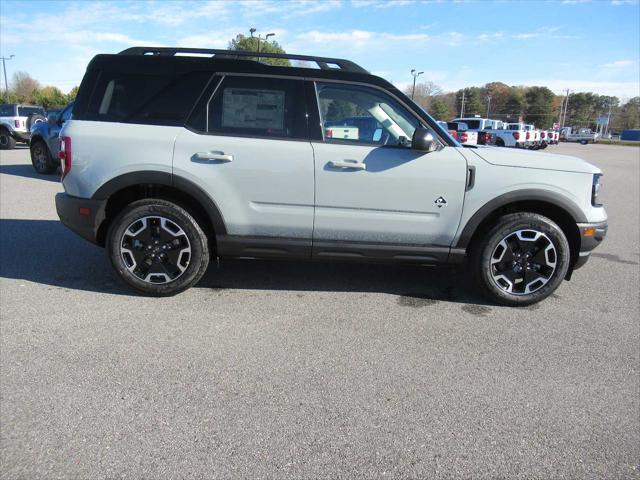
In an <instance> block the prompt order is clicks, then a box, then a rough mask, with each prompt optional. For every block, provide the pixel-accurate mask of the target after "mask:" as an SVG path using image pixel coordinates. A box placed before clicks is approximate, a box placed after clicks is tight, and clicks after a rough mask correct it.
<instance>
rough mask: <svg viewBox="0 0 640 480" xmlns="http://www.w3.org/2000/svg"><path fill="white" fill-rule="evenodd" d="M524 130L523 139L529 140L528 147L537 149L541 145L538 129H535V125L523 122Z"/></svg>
mask: <svg viewBox="0 0 640 480" xmlns="http://www.w3.org/2000/svg"><path fill="white" fill-rule="evenodd" d="M524 131H525V139H526V140H527V141H528V142H530V143H529V146H528V148H530V149H532V150H538V149H539V148H540V147H541V146H542V138H541V135H540V130H537V129H536V126H535V125H532V124H525V126H524Z"/></svg>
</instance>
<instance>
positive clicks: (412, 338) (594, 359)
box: [0, 144, 640, 478]
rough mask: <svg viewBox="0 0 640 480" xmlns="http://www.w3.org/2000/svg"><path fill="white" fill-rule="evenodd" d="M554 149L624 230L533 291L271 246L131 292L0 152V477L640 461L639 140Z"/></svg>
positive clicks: (476, 471) (592, 473)
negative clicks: (310, 258) (268, 255)
mask: <svg viewBox="0 0 640 480" xmlns="http://www.w3.org/2000/svg"><path fill="white" fill-rule="evenodd" d="M547 152H549V153H564V154H571V155H578V156H581V157H583V158H585V159H587V160H589V161H591V162H593V163H595V164H596V165H598V166H600V167H601V168H602V169H603V170H604V172H605V177H604V178H605V188H604V193H603V198H604V202H605V204H606V206H607V210H608V213H609V217H610V231H609V235H608V237H607V239H606V241H605V243H604V245H603V246H601V247H600V248H599V249H598V250H596V251H595V252H594V254H593V255H592V259H591V260H590V262H589V263H588V264H587V265H586V266H585V267H584V268H583V269H581V270H579V271H577V272H576V273H575V275H574V278H573V280H572V281H571V282H565V283H564V284H563V285H562V286H561V287H560V289H559V290H558V291H557V292H556V294H555V295H554V296H553V297H552V298H550V299H548V300H547V301H545V302H543V303H541V304H538V305H534V306H532V307H528V308H524V309H512V308H506V307H497V306H494V305H490V304H487V303H486V302H485V301H484V300H483V299H482V298H480V297H478V296H477V294H475V293H474V292H473V290H472V289H471V287H470V286H469V282H468V280H467V278H466V275H465V273H464V272H463V271H455V270H443V269H432V268H426V267H392V266H379V265H340V264H320V263H275V262H264V261H260V262H250V261H224V262H222V263H221V265H220V268H219V269H216V267H215V264H213V265H212V267H211V268H210V271H209V273H208V274H207V276H206V277H205V279H204V281H203V282H201V284H199V285H198V286H197V287H196V288H193V289H191V290H189V291H187V292H185V293H183V294H181V295H179V296H177V297H173V298H163V299H156V298H147V297H141V296H137V295H135V294H132V292H131V291H130V290H128V289H127V288H126V287H124V286H123V285H121V284H120V282H119V281H118V280H117V279H116V277H115V275H114V274H113V273H112V271H111V267H110V265H109V263H108V260H107V258H106V255H105V253H104V251H103V250H102V249H100V248H98V247H95V246H93V245H91V244H89V243H88V242H85V241H83V240H82V239H80V238H79V237H77V236H76V235H74V234H73V233H71V232H70V231H68V230H67V229H66V228H65V227H63V226H62V225H61V224H60V223H59V222H58V220H57V216H56V213H55V206H54V202H53V197H54V195H55V193H56V192H58V191H61V185H60V183H59V182H58V178H57V177H56V176H48V177H45V176H38V175H37V174H36V173H35V172H34V171H33V169H32V167H31V165H30V162H29V155H28V153H29V152H28V150H27V149H25V148H19V149H17V150H15V151H10V152H6V151H4V152H2V153H1V161H0V242H1V244H0V245H1V248H0V315H1V318H0V322H1V323H0V334H1V335H0V337H1V338H0V341H1V344H0V395H1V396H0V399H1V405H0V407H1V408H0V426H1V432H0V433H1V452H2V454H1V469H0V471H1V475H2V477H6V478H23V477H24V478H37V477H40V478H53V477H62V476H65V477H66V476H69V477H77V478H132V477H140V476H144V477H147V478H158V477H206V478H212V477H249V476H250V477H257V476H261V477H284V476H294V477H304V478H310V477H320V476H321V477H327V476H344V477H354V476H368V477H383V476H389V477H405V478H406V477H411V478H413V477H431V478H448V477H451V476H465V477H470V476H473V477H478V478H482V477H526V478H531V477H534V478H576V477H579V478H582V477H593V478H603V477H606V478H628V477H631V478H636V477H638V478H640V466H639V465H638V464H639V463H640V419H639V417H638V412H639V409H640V400H639V395H638V393H639V388H640V384H639V368H640V358H639V355H640V353H639V344H640V343H639V342H640V325H639V321H638V317H639V315H640V311H639V299H638V286H639V269H640V267H639V263H640V244H639V218H638V215H639V214H638V212H639V211H640V209H639V192H640V186H639V176H640V170H639V164H640V149H638V148H634V147H618V146H606V145H597V144H596V145H586V146H582V145H577V144H561V145H558V146H553V147H549V149H547V150H546V152H545V153H547Z"/></svg>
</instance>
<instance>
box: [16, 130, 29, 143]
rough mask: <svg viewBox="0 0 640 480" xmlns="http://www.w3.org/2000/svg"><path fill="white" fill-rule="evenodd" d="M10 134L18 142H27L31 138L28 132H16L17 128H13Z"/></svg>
mask: <svg viewBox="0 0 640 480" xmlns="http://www.w3.org/2000/svg"><path fill="white" fill-rule="evenodd" d="M11 136H12V137H13V138H15V139H16V140H17V141H18V142H28V141H29V140H30V139H31V134H30V133H29V132H18V131H17V130H13V131H12V132H11Z"/></svg>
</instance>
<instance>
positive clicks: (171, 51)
mask: <svg viewBox="0 0 640 480" xmlns="http://www.w3.org/2000/svg"><path fill="white" fill-rule="evenodd" d="M178 53H187V54H189V53H194V54H196V55H211V57H212V58H214V57H218V58H234V59H236V60H238V59H244V60H248V59H252V58H256V57H257V58H284V59H287V60H303V61H306V62H314V63H315V64H316V65H318V67H319V68H320V69H321V70H340V71H343V72H357V73H369V72H367V71H366V70H365V69H364V68H362V67H361V66H360V65H358V64H356V63H353V62H351V61H349V60H344V59H341V58H327V57H314V56H312V55H293V54H288V53H284V54H283V53H267V52H260V53H259V54H258V52H245V51H241V50H216V49H211V48H180V47H131V48H127V49H126V50H123V51H121V52H120V53H119V55H157V56H175V55H176V54H178ZM294 68H295V67H294Z"/></svg>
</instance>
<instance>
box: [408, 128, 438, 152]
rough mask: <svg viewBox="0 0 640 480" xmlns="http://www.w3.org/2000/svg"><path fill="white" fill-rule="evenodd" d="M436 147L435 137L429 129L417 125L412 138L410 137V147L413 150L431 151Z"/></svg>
mask: <svg viewBox="0 0 640 480" xmlns="http://www.w3.org/2000/svg"><path fill="white" fill-rule="evenodd" d="M437 147H438V145H437V143H436V139H435V137H434V136H433V133H431V130H429V129H428V128H424V127H422V126H419V127H417V128H416V129H415V131H414V132H413V138H412V139H411V148H412V149H414V150H420V151H423V152H432V151H434V150H435V149H436V148H437Z"/></svg>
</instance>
